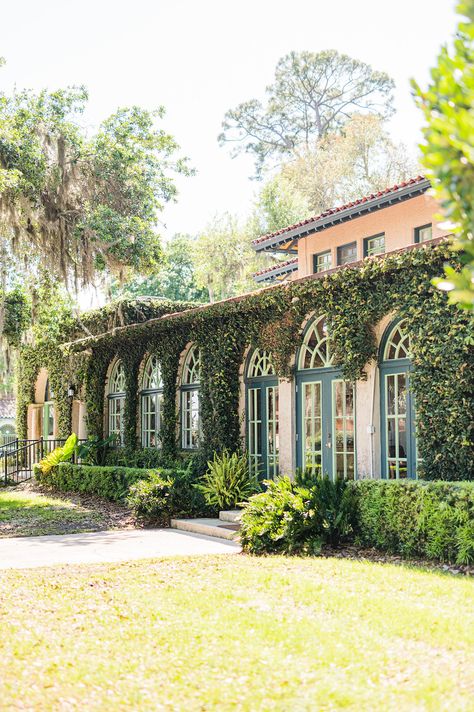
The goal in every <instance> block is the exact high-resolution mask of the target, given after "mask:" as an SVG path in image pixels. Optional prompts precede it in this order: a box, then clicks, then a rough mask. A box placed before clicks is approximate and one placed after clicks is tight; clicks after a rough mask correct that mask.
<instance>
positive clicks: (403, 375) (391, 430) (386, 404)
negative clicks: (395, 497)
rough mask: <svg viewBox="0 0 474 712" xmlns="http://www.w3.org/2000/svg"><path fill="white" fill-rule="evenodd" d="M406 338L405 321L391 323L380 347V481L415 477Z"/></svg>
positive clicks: (415, 454) (414, 452)
mask: <svg viewBox="0 0 474 712" xmlns="http://www.w3.org/2000/svg"><path fill="white" fill-rule="evenodd" d="M411 368H412V366H411V358H410V337H409V333H408V330H407V323H406V321H405V320H400V321H398V322H396V323H395V324H393V323H392V324H391V325H390V326H389V327H388V328H387V330H386V332H385V335H384V338H383V340H382V344H381V362H380V387H381V408H380V411H381V418H382V423H381V436H382V478H384V479H397V480H398V479H407V478H412V479H413V478H416V477H417V474H416V465H417V447H416V434H415V408H414V399H413V394H412V392H411V387H410V372H411Z"/></svg>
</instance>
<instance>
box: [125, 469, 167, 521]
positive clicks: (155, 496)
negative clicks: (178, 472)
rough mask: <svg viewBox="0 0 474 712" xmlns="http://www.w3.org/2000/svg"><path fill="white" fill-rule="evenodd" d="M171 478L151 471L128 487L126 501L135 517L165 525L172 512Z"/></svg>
mask: <svg viewBox="0 0 474 712" xmlns="http://www.w3.org/2000/svg"><path fill="white" fill-rule="evenodd" d="M172 487H173V480H171V479H170V478H169V477H166V478H165V477H163V476H162V475H160V473H159V472H151V473H150V474H149V476H148V477H147V478H146V479H143V480H140V481H139V482H136V483H135V484H134V485H132V486H131V487H130V492H129V495H128V498H127V502H128V504H129V505H130V507H131V508H132V510H133V512H134V514H135V516H136V517H137V519H141V520H143V521H145V522H147V523H153V524H155V525H157V526H160V525H161V526H167V525H168V524H169V520H170V517H171V514H172V504H171V499H172V498H171V492H172Z"/></svg>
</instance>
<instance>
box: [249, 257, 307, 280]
mask: <svg viewBox="0 0 474 712" xmlns="http://www.w3.org/2000/svg"><path fill="white" fill-rule="evenodd" d="M296 264H298V258H297V257H293V259H291V260H285V261H284V262H275V264H273V265H271V267H265V269H261V270H260V271H259V272H255V274H254V277H257V276H260V275H262V274H267V272H273V271H274V270H276V269H280V267H290V266H291V265H296Z"/></svg>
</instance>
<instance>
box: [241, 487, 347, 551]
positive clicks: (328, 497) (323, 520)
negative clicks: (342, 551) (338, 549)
mask: <svg viewBox="0 0 474 712" xmlns="http://www.w3.org/2000/svg"><path fill="white" fill-rule="evenodd" d="M266 484H267V487H268V489H267V491H266V492H263V493H261V494H257V495H254V496H253V497H251V498H250V500H249V502H248V503H247V504H246V505H245V507H244V513H243V516H242V527H241V542H242V546H243V548H244V550H245V551H248V552H250V553H253V554H263V553H282V554H294V553H306V554H317V553H319V552H320V550H321V547H322V545H323V544H324V543H330V544H332V545H335V544H338V543H339V542H340V541H341V539H343V538H344V537H347V535H348V534H349V533H350V532H351V531H352V524H353V516H354V504H355V503H354V497H353V494H352V492H351V490H350V489H349V488H348V486H347V484H346V482H344V481H343V480H338V481H336V482H332V481H331V480H329V479H328V478H321V479H319V480H316V481H314V484H313V485H312V486H311V487H305V486H302V485H300V484H299V483H298V482H292V481H291V480H290V479H289V478H288V477H281V478H280V479H278V480H276V481H274V482H273V481H269V482H266Z"/></svg>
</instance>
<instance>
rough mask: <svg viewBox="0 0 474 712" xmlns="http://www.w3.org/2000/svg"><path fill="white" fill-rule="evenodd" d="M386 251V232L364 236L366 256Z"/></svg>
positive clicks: (381, 253)
mask: <svg viewBox="0 0 474 712" xmlns="http://www.w3.org/2000/svg"><path fill="white" fill-rule="evenodd" d="M384 252H385V233H384V232H381V233H379V234H378V235H371V236H370V237H364V257H372V256H373V255H383V253H384Z"/></svg>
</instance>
